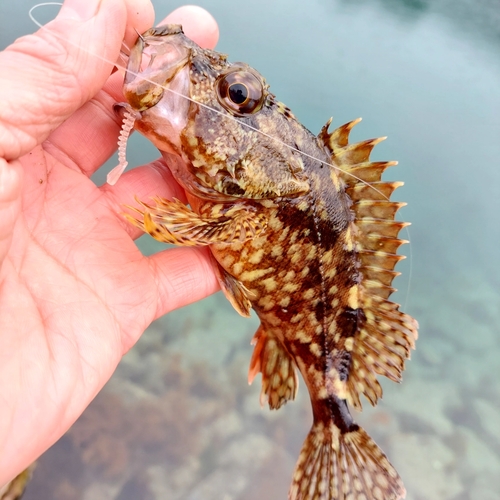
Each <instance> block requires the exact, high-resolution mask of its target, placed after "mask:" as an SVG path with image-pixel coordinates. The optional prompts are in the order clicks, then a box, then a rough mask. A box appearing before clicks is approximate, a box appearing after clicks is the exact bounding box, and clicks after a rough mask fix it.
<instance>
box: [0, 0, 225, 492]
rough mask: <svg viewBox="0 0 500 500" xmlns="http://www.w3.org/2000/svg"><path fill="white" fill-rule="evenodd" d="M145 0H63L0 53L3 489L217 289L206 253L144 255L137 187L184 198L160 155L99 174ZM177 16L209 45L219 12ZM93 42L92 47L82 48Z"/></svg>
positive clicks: (145, 23)
mask: <svg viewBox="0 0 500 500" xmlns="http://www.w3.org/2000/svg"><path fill="white" fill-rule="evenodd" d="M153 17H154V14H153V8H152V6H151V4H150V2H149V0H86V1H85V2H82V1H81V0H68V1H66V2H65V4H64V7H63V8H62V9H61V12H60V14H59V15H58V17H57V18H56V20H55V21H53V22H51V23H50V24H49V25H47V26H46V28H45V29H42V30H40V31H39V32H38V33H36V34H35V35H30V36H27V37H23V38H21V39H19V40H17V41H16V42H15V43H14V44H12V45H11V46H10V47H8V48H7V49H6V50H5V51H4V52H2V53H0V67H1V68H2V72H1V75H0V95H2V99H3V103H2V106H1V107H0V264H1V268H0V450H1V453H0V486H1V485H2V484H3V483H5V482H7V481H9V480H10V479H11V478H12V477H14V476H15V475H16V474H17V473H19V472H20V471H21V470H22V469H23V468H25V467H26V466H28V465H29V464H30V463H31V462H32V461H33V460H35V459H36V458H37V457H38V456H39V455H40V454H41V453H42V452H43V451H44V450H46V449H47V448H48V447H49V446H50V445H51V444H52V443H54V442H55V441H56V440H57V439H58V438H59V437H60V436H61V435H62V434H63V433H64V432H65V431H66V430H67V429H68V427H69V426H70V425H71V424H72V423H73V422H74V421H75V420H76V419H77V418H78V416H79V415H80V414H81V413H82V412H83V410H84V409H85V408H86V406H87V405H88V404H89V403H90V401H91V400H92V399H93V398H94V396H95V395H96V394H97V392H98V391H99V390H100V389H101V387H102V386H103V385H104V384H105V382H106V381H107V380H108V379H109V377H110V376H111V374H112V373H113V371H114V369H115V367H116V365H117V363H118V362H119V361H120V358H121V357H122V355H123V354H124V353H125V352H126V351H127V350H128V349H130V347H131V346H132V345H133V344H134V343H135V342H136V341H137V340H138V338H139V337H140V335H141V334H142V333H143V332H144V330H145V328H146V327H147V326H148V325H149V324H150V323H151V321H153V320H154V319H155V318H158V317H159V316H161V315H163V314H165V313H166V312H168V311H171V310H173V309H175V308H177V307H181V306H183V305H185V304H188V303H190V302H194V301H196V300H198V299H201V298H203V297H205V296H206V295H208V294H210V293H212V292H214V291H215V290H216V289H217V288H218V285H217V280H216V278H215V276H214V274H213V271H212V268H211V265H210V260H209V256H208V254H207V253H206V252H205V251H204V250H201V249H195V248H182V249H172V250H166V251H163V252H161V253H158V254H156V255H153V256H151V257H144V256H142V255H141V253H140V252H139V250H138V249H137V247H136V245H135V244H134V239H136V238H137V237H138V236H140V233H139V231H138V230H137V229H135V228H133V227H132V226H131V225H129V224H128V223H127V222H126V221H125V220H124V219H123V217H122V216H121V215H120V214H121V212H122V210H123V205H124V204H133V203H134V202H133V198H134V196H135V195H137V196H138V197H139V199H142V200H144V201H147V200H148V198H150V197H151V196H153V195H159V196H162V197H165V198H171V197H172V196H175V197H177V198H180V199H183V198H184V195H183V193H182V190H181V189H180V188H179V187H178V185H176V184H175V182H174V181H173V179H172V177H171V176H170V174H169V171H168V169H167V168H166V167H165V166H164V165H162V163H161V161H157V162H153V163H151V164H149V165H145V166H142V167H139V168H136V169H133V170H130V171H128V172H126V173H125V174H124V175H123V176H122V177H121V178H120V180H119V181H118V183H117V184H116V185H115V186H113V187H111V186H109V185H104V186H102V187H97V186H96V185H95V184H94V183H93V182H92V181H91V180H90V178H89V177H90V176H91V175H92V174H93V173H94V172H95V171H96V170H97V169H98V168H99V167H100V166H101V165H102V163H103V162H104V161H105V160H106V159H107V158H108V157H109V156H110V155H111V154H112V153H113V151H114V150H115V149H116V141H117V137H118V132H119V130H120V125H121V124H120V121H119V119H118V118H117V116H115V114H114V112H113V104H114V103H115V102H116V101H123V97H122V93H121V84H122V77H121V76H120V75H119V74H118V73H115V74H114V75H112V76H111V77H109V78H108V76H109V75H110V73H111V70H112V66H113V65H112V64H110V63H109V62H104V61H103V60H102V59H99V58H97V57H94V56H92V55H89V54H88V52H87V51H90V52H91V53H96V54H99V55H100V56H101V57H103V58H104V59H106V60H110V61H115V60H116V59H117V58H118V54H119V51H120V48H121V43H122V40H125V43H126V44H127V45H128V46H129V47H130V46H132V45H133V42H134V41H135V39H136V37H137V35H136V33H135V30H137V31H138V32H139V33H141V32H143V31H145V30H146V29H148V28H149V27H151V26H152V25H153ZM166 22H181V23H182V24H183V25H184V29H185V32H186V34H187V35H188V36H190V37H191V38H193V39H194V40H195V41H196V42H197V43H198V44H200V45H202V46H205V47H210V48H213V47H214V46H215V43H216V41H217V38H218V29H217V25H216V23H215V21H214V20H213V18H211V16H210V15H209V14H207V13H206V12H205V11H203V10H202V9H199V8H195V7H184V8H181V9H178V10H177V11H175V12H174V13H173V14H172V15H171V16H169V17H168V18H167V19H166ZM82 48H83V49H86V51H84V50H82Z"/></svg>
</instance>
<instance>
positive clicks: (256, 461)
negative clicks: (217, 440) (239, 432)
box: [185, 434, 273, 500]
mask: <svg viewBox="0 0 500 500" xmlns="http://www.w3.org/2000/svg"><path fill="white" fill-rule="evenodd" d="M272 451H273V443H272V441H270V440H269V439H268V438H266V437H265V436H263V435H260V434H249V435H246V436H243V437H241V438H240V439H237V440H234V441H233V442H232V443H231V444H230V445H229V446H227V447H226V448H225V449H224V451H223V455H222V456H221V457H220V459H219V463H218V465H217V468H216V469H215V470H213V471H212V472H211V473H209V474H208V475H207V476H206V477H205V478H204V479H203V480H202V481H201V482H200V483H199V484H198V485H196V486H195V487H194V488H193V489H192V490H191V491H190V492H189V494H187V495H186V497H185V498H186V500H220V499H221V498H223V499H225V498H227V500H231V499H235V498H238V495H241V494H242V493H243V492H244V491H246V489H247V488H248V487H249V482H250V478H251V477H252V475H253V474H254V473H255V471H256V470H257V469H258V468H259V466H260V465H261V464H262V463H263V461H265V460H266V459H267V458H268V457H269V455H270V454H271V453H272Z"/></svg>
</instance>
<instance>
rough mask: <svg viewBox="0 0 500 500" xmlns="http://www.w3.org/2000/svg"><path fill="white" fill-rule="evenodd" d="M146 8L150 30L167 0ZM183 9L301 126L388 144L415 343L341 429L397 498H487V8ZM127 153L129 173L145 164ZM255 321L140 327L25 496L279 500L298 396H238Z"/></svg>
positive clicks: (499, 391)
mask: <svg viewBox="0 0 500 500" xmlns="http://www.w3.org/2000/svg"><path fill="white" fill-rule="evenodd" d="M33 3H34V2H17V4H16V6H15V7H13V6H12V5H11V4H10V3H9V4H7V3H2V4H1V5H0V28H1V29H0V45H1V46H5V45H6V44H7V43H9V42H10V41H12V40H13V39H14V38H15V37H16V36H19V35H20V34H22V33H27V32H29V31H32V30H33V28H32V26H31V24H30V21H29V20H28V19H27V8H28V7H27V6H31V5H33ZM154 4H155V7H156V10H157V14H158V15H157V20H158V21H159V20H161V19H162V17H163V16H164V15H166V14H167V13H168V12H169V11H170V10H171V9H172V8H174V7H177V5H178V4H174V3H170V2H160V1H155V2H154ZM200 5H202V6H204V7H206V8H207V9H208V10H210V11H211V12H212V13H213V15H214V16H215V17H216V19H217V20H218V21H219V24H220V29H221V38H220V43H219V45H218V50H220V51H222V52H226V53H228V54H229V55H230V58H231V59H232V60H234V61H236V60H240V61H245V62H248V63H249V64H251V65H252V66H254V67H255V68H256V69H258V70H259V71H260V72H261V73H262V74H264V75H265V77H266V78H267V81H268V82H269V83H270V84H271V90H272V91H273V93H275V94H276V95H277V97H278V98H279V99H280V100H281V101H283V102H285V103H286V104H288V105H289V106H290V107H291V108H292V110H293V112H294V114H295V115H296V116H297V117H298V118H299V119H300V120H301V121H302V122H303V123H304V124H305V125H306V126H307V127H309V128H310V129H311V130H313V131H318V130H319V129H320V127H321V126H322V125H323V124H324V122H326V120H327V119H328V118H329V117H330V116H334V123H335V124H341V123H344V122H346V121H349V120H351V119H354V118H357V117H359V116H362V117H363V122H362V123H361V124H360V125H358V126H357V127H356V129H355V131H354V132H353V137H354V139H357V140H359V139H365V138H371V137H377V136H384V135H387V136H388V137H389V139H388V140H387V141H386V142H385V143H383V144H381V145H379V146H377V148H376V150H375V151H374V155H373V157H374V158H375V159H377V160H381V159H398V160H399V162H400V164H399V166H398V167H396V168H394V169H391V171H389V172H388V173H387V177H386V178H387V179H397V180H403V181H405V186H404V187H403V188H401V189H399V190H398V191H397V193H396V194H395V198H396V199H398V200H402V201H406V202H408V206H407V207H406V208H404V209H403V210H402V211H401V217H402V219H403V220H407V221H411V222H412V226H411V227H410V232H409V239H410V240H411V246H410V247H408V246H406V247H404V250H403V252H404V253H406V254H407V255H408V254H409V253H411V259H407V260H406V261H404V262H403V263H401V264H400V265H399V268H398V270H399V271H402V272H403V276H402V277H400V278H398V280H397V283H396V286H398V287H399V289H400V292H398V295H397V296H396V299H397V300H398V301H399V302H401V303H403V304H405V310H406V311H407V312H409V313H410V314H412V315H414V316H415V317H416V318H417V319H418V321H419V323H420V335H421V336H420V339H419V342H418V345H417V351H416V352H415V353H414V354H413V356H412V361H411V362H409V363H408V365H407V371H406V372H405V377H404V378H405V380H404V383H403V384H402V385H401V386H396V385H394V384H391V383H386V384H384V388H385V397H384V400H383V401H382V402H381V403H380V404H379V405H378V406H377V408H375V409H371V408H365V411H364V412H363V414H362V415H359V416H358V415H357V416H356V417H357V418H358V420H359V421H360V422H361V423H362V424H363V425H364V426H365V427H366V429H367V430H368V431H369V432H370V434H371V435H373V436H374V437H375V438H376V440H377V441H378V442H379V443H380V444H381V446H382V448H383V449H384V450H385V451H386V452H387V453H388V455H389V456H390V458H391V460H392V461H393V463H394V465H395V466H396V467H397V468H398V470H399V472H400V473H401V475H402V476H403V479H404V481H405V484H406V487H407V490H408V496H407V498H408V499H409V500H493V499H498V498H499V497H500V493H499V492H500V386H499V383H498V378H499V375H500V363H499V361H498V359H499V357H500V326H499V325H500V294H499V288H500V272H499V271H498V265H497V255H498V248H499V247H500V224H499V221H498V218H499V215H500V187H499V186H500V119H499V115H500V28H499V26H500V4H499V3H498V1H494V0H490V1H487V0H482V1H481V2H479V1H473V0H470V1H465V0H461V1H455V2H452V1H451V0H448V1H447V0H440V1H437V0H435V1H433V2H431V1H423V0H412V1H410V0H409V1H398V0H379V1H377V0H373V1H370V0H365V1H363V0H359V1H347V0H345V1H338V0H337V1H335V0H322V1H319V0H316V1H312V2H310V3H308V6H307V7H306V3H305V2H299V1H288V2H285V1H275V2H269V1H267V2H264V1H261V0H257V1H254V2H252V3H248V2H234V1H232V2H228V1H225V0H224V1H215V0H214V1H212V2H209V1H207V2H200ZM14 9H15V10H14ZM12 19H14V20H15V22H12ZM0 70H1V69H0ZM132 144H133V146H132V147H130V148H129V149H130V150H131V151H130V153H129V162H130V163H131V164H140V163H143V162H146V161H148V160H151V159H153V158H156V156H157V153H156V152H155V150H154V148H152V147H148V145H146V143H145V141H144V140H142V139H141V138H139V137H134V138H133V141H132ZM115 163H116V159H115V160H112V161H111V164H113V165H114V164H115ZM103 178H104V176H103V175H101V176H100V177H99V176H98V177H97V179H96V182H102V180H103ZM402 237H406V238H407V239H408V236H405V235H402ZM140 244H141V245H142V248H143V249H144V251H145V252H151V251H154V250H155V249H156V248H158V247H157V246H156V245H153V244H152V243H151V242H150V241H148V240H145V239H141V241H140ZM410 273H411V278H410ZM256 326H257V322H256V320H255V318H253V319H252V320H244V319H243V318H240V317H239V316H238V315H237V314H236V313H235V312H234V311H232V309H231V307H230V306H229V304H227V303H226V302H225V299H224V298H223V297H222V296H221V295H220V294H218V295H216V296H214V297H211V298H209V299H207V300H205V301H202V302H200V303H198V304H195V305H194V306H191V307H188V308H185V309H183V310H180V311H176V312H175V313H173V314H170V315H169V316H167V317H165V318H163V319H162V320H160V321H158V322H156V323H155V324H154V325H152V326H151V328H150V329H149V330H148V332H146V334H145V335H144V336H143V338H142V339H141V340H140V342H139V343H138V345H137V346H136V347H135V348H134V349H133V350H132V351H131V352H130V353H129V354H128V355H127V356H126V357H125V359H124V360H123V362H122V364H121V365H120V366H119V368H118V370H117V372H116V374H115V376H114V377H113V379H112V380H111V381H110V383H109V384H108V386H107V387H106V388H105V389H104V391H103V394H102V395H100V396H98V397H97V399H96V401H95V402H94V403H93V404H92V405H91V406H90V407H89V409H88V410H87V412H86V413H85V414H84V415H83V417H82V418H81V419H80V421H79V422H77V423H76V424H75V426H74V427H73V429H72V430H70V431H69V433H68V434H67V435H66V436H65V437H63V438H62V439H61V440H60V441H59V442H58V443H57V444H56V445H54V447H53V448H52V449H51V450H49V451H48V452H47V453H46V454H45V455H44V456H43V457H42V458H41V460H40V462H39V465H38V468H37V469H36V472H35V475H34V479H33V482H32V483H31V485H30V488H29V489H28V492H27V494H26V497H25V498H26V500H35V499H36V500H45V499H46V500H57V499H60V500H79V499H89V500H90V499H102V500H107V499H110V500H111V499H118V500H135V499H144V500H148V499H179V500H181V499H182V500H185V499H186V500H198V499H200V500H201V499H203V500H211V499H214V500H221V499H222V500H254V499H259V500H275V499H281V498H285V496H286V491H287V488H288V483H289V479H290V476H291V472H292V470H293V465H294V462H295V459H296V457H297V455H298V451H299V449H300V446H301V443H302V440H303V438H304V437H305V435H306V433H307V431H308V429H309V426H310V422H311V416H310V409H309V402H308V398H307V395H306V391H305V387H304V384H301V387H300V390H299V392H300V397H299V399H298V401H296V402H294V403H291V404H289V405H287V406H286V407H285V408H283V409H281V410H280V411H279V412H270V411H269V410H267V409H266V408H264V409H262V410H261V409H260V407H259V402H258V394H259V387H258V381H257V382H256V383H255V384H254V386H252V387H250V388H249V387H248V386H247V384H246V370H247V366H248V362H249V359H250V356H251V352H252V347H251V346H250V345H249V342H250V339H251V336H252V335H253V332H254V331H255V329H256Z"/></svg>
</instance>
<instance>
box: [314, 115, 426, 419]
mask: <svg viewBox="0 0 500 500" xmlns="http://www.w3.org/2000/svg"><path fill="white" fill-rule="evenodd" d="M360 121H361V118H358V119H357V120H353V121H351V122H349V123H346V124H345V125H342V126H341V127H338V128H337V129H335V130H334V131H333V132H329V131H328V128H329V126H330V124H331V119H330V120H329V121H328V123H327V124H326V125H325V126H324V127H323V128H322V130H321V132H320V133H319V135H318V138H319V140H320V141H322V142H323V143H324V145H325V146H326V147H327V148H328V150H329V151H330V152H331V158H332V163H333V165H334V166H336V167H337V169H335V172H336V175H337V176H338V177H339V178H340V179H341V180H342V181H343V182H344V184H345V189H346V193H347V194H348V195H349V196H350V198H351V200H352V202H353V204H352V207H351V208H352V210H353V212H354V215H355V219H354V222H353V223H352V225H351V228H350V231H349V232H348V233H349V236H347V237H349V238H351V239H352V241H350V242H348V243H350V244H352V246H353V248H354V249H355V251H356V252H357V254H358V258H359V262H360V267H359V270H360V273H361V275H362V280H361V282H360V284H359V286H358V288H357V290H358V303H359V305H360V307H361V308H362V309H363V312H364V315H365V316H366V321H364V322H363V323H362V324H361V325H360V327H359V331H358V332H357V333H356V335H355V336H354V345H353V348H352V362H351V368H350V371H349V377H348V380H347V393H348V400H349V403H350V404H352V405H353V406H354V407H355V408H357V409H361V402H360V399H359V395H360V394H364V395H365V396H366V397H367V398H368V400H369V401H370V402H371V403H372V404H373V405H375V404H376V402H377V400H378V398H379V397H381V395H382V388H381V386H380V384H379V382H378V380H377V378H376V375H377V374H378V375H385V376H386V377H388V378H390V379H391V380H394V381H397V382H399V381H400V380H401V372H402V371H403V369H404V361H405V360H406V359H407V358H409V357H410V349H412V348H414V347H415V340H416V339H417V336H418V333H417V328H418V324H417V322H416V321H415V320H414V319H413V318H412V317H411V316H409V315H407V314H404V313H403V312H401V311H399V305H398V304H395V303H393V302H391V301H389V300H388V298H389V296H390V295H391V294H392V292H394V291H395V289H394V288H393V287H392V280H393V279H394V278H395V277H396V276H397V275H398V274H399V273H397V272H396V271H394V267H395V266H396V264H397V263H398V262H399V261H400V260H401V259H403V258H404V257H403V256H402V255H398V254H397V251H398V248H399V246H400V245H402V244H403V243H407V241H406V240H403V239H399V238H398V233H399V231H400V230H401V229H402V228H403V227H405V226H407V225H408V223H405V222H399V221H396V220H394V217H395V215H396V212H397V211H398V210H399V209H400V208H401V207H402V206H404V205H405V203H399V202H392V201H390V199H389V198H390V196H391V195H392V193H393V192H394V190H395V189H397V188H398V187H400V186H402V185H403V183H402V182H382V180H381V178H382V174H383V172H384V170H385V169H387V168H388V167H391V166H394V165H397V162H394V161H388V162H371V161H370V154H371V151H372V149H373V148H374V147H375V145H376V144H378V143H379V142H381V141H382V140H384V139H385V137H383V138H379V139H370V140H367V141H362V142H358V143H354V144H350V143H349V134H350V132H351V130H352V128H353V127H354V126H355V125H356V124H358V123H359V122H360ZM332 168H334V167H332Z"/></svg>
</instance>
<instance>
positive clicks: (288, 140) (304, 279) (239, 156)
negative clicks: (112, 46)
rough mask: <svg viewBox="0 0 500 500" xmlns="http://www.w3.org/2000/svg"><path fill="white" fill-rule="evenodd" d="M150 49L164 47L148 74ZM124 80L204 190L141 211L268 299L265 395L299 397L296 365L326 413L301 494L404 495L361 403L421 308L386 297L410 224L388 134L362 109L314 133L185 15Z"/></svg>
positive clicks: (389, 371) (376, 386) (300, 464)
mask: <svg viewBox="0 0 500 500" xmlns="http://www.w3.org/2000/svg"><path fill="white" fill-rule="evenodd" d="M143 56H145V57H146V58H149V57H153V59H152V62H151V63H150V64H149V66H148V68H147V79H146V78H145V77H143V76H142V69H141V58H142V57H143ZM158 84H159V85H161V86H162V87H160V88H159V87H158ZM170 88H172V89H175V92H176V94H175V96H174V94H171V93H169V92H168V89H170ZM231 89H232V90H231ZM124 94H125V96H126V98H127V100H128V103H126V104H124V105H123V106H124V107H125V108H126V109H127V110H128V111H129V114H130V115H133V116H134V117H135V128H136V129H137V130H139V131H140V132H142V133H143V134H144V135H146V137H148V138H149V139H151V140H152V141H153V142H154V143H155V144H156V145H157V146H158V148H159V149H160V151H161V152H162V154H163V156H164V158H165V160H166V162H167V165H168V166H169V168H170V169H171V171H172V174H173V176H174V177H175V179H176V180H177V181H178V182H179V183H180V184H181V186H183V188H184V189H185V191H186V194H187V198H188V200H189V204H190V206H186V205H184V204H183V203H181V202H180V201H179V200H164V199H155V200H154V203H153V204H151V203H149V202H148V203H146V202H139V206H138V207H135V208H133V211H134V212H135V215H128V216H127V218H128V219H129V220H130V221H131V222H132V223H134V224H136V225H137V226H139V227H140V228H142V229H143V230H145V231H146V232H148V233H149V234H151V235H152V236H153V237H154V238H156V239H158V240H160V241H164V242H167V243H174V244H178V245H186V246H189V245H198V246H203V245H204V246H208V247H209V248H210V250H211V253H212V256H213V260H214V268H215V270H216V273H217V275H218V278H219V282H220V284H221V288H222V290H223V292H224V293H225V295H226V297H227V298H228V300H229V301H230V302H231V304H232V305H233V306H234V308H235V309H236V310H237V311H238V312H239V313H240V314H241V315H243V316H249V314H250V310H251V309H252V308H253V309H254V310H255V311H256V313H257V315H258V316H259V318H260V322H261V323H260V326H259V328H258V330H257V332H256V334H255V335H254V337H253V339H252V344H253V345H254V351H253V355H252V359H251V361H250V369H249V374H248V377H249V382H252V381H253V380H254V378H255V376H256V375H257V374H258V373H261V374H262V389H261V397H260V399H261V404H264V403H265V402H267V403H268V404H269V406H270V408H271V409H278V408H279V407H281V406H282V405H283V404H285V403H286V402H287V401H289V400H292V399H294V398H295V395H296V393H297V388H298V375H297V370H299V371H300V372H301V374H302V376H303V378H304V380H305V383H306V386H307V389H308V391H309V395H310V398H311V404H312V410H313V417H314V421H313V426H312V429H311V431H310V433H309V435H308V436H307V438H306V440H305V442H304V445H303V448H302V451H301V453H300V455H299V458H298V461H297V465H296V467H295V471H294V473H293V477H292V485H291V487H290V491H289V499H290V500H313V499H318V500H348V499H349V500H399V499H401V498H404V496H405V493H406V492H405V489H404V486H403V483H402V481H401V479H400V477H399V475H398V473H397V472H396V470H395V469H394V467H393V466H392V465H391V464H390V462H389V460H388V459H387V457H386V456H385V454H384V453H383V452H382V451H381V450H380V448H379V447H378V446H377V445H376V444H375V442H374V441H373V440H372V439H371V438H370V437H369V436H368V434H367V433H366V432H365V431H364V430H363V429H362V428H360V427H359V426H358V425H357V424H356V423H355V422H354V420H353V418H352V416H351V414H350V411H349V407H350V406H353V407H354V408H356V409H361V401H360V396H361V395H362V394H363V395H364V396H365V397H366V398H367V399H368V400H369V401H370V403H372V404H373V405H375V404H376V403H377V401H378V399H379V398H380V397H381V395H382V388H381V386H380V383H379V382H378V380H377V376H378V375H384V376H386V377H388V378H390V379H391V380H394V381H400V380H401V372H402V370H403V369H404V361H405V360H406V359H407V358H409V355H410V350H411V349H412V348H414V346H415V340H416V338H417V323H416V321H415V320H414V319H413V318H411V317H410V316H408V315H406V314H404V313H403V312H401V311H400V310H399V305H398V304H395V303H393V302H391V301H389V300H388V299H389V296H390V295H391V293H392V292H393V291H394V288H393V287H392V280H393V278H394V277H395V276H397V274H398V273H397V272H396V271H394V267H395V266H396V264H397V263H398V262H399V260H400V259H401V258H403V257H402V256H400V255H398V254H397V250H398V248H399V246H400V245H401V244H403V243H405V241H404V240H401V239H399V238H398V233H399V231H400V230H401V229H402V228H403V227H405V226H406V224H405V223H403V222H397V221H395V220H394V217H395V214H396V212H397V211H398V210H399V209H400V208H401V207H402V206H404V204H403V203H398V202H391V201H390V200H389V198H390V196H391V194H392V192H393V191H394V190H395V189H396V188H397V187H399V186H400V185H401V183H397V182H383V181H382V180H381V176H382V174H383V172H384V171H385V169H387V168H388V167H390V166H393V165H395V164H396V162H371V161H370V153H371V151H372V149H373V148H374V147H375V145H376V144H378V143H379V142H380V141H381V140H383V139H371V140H367V141H363V142H359V143H354V144H351V143H349V134H350V132H351V130H352V128H353V127H354V126H355V125H356V124H357V123H359V121H360V120H359V119H358V120H354V121H352V122H350V123H347V124H345V125H343V126H341V127H339V128H337V129H335V130H333V131H332V132H330V131H329V126H330V124H331V120H330V121H328V123H327V124H326V125H325V126H324V127H323V128H322V130H321V132H320V133H319V135H318V136H317V137H316V136H314V135H313V134H312V133H311V132H309V130H307V129H306V128H305V127H303V126H302V125H301V124H300V123H299V122H298V121H297V119H296V118H295V117H294V115H293V114H292V113H291V111H290V110H289V109H288V108H287V107H286V106H285V105H284V104H282V103H280V102H279V101H277V100H276V98H275V97H274V96H273V95H272V94H271V93H270V92H269V88H268V85H267V84H266V83H265V80H264V79H263V78H262V76H261V75H260V74H259V73H257V72H256V71H255V70H254V69H252V68H250V67H249V66H247V65H246V64H243V63H235V64H231V63H230V62H228V60H227V57H226V56H225V55H222V54H218V53H217V52H214V51H210V50H205V49H202V48H200V47H198V46H197V45H196V44H195V43H194V42H192V41H191V40H189V39H188V38H187V37H185V36H184V34H183V33H182V29H181V27H180V26H178V25H167V26H163V27H160V28H152V29H151V30H149V31H147V32H146V33H145V34H144V35H143V36H142V37H141V38H140V39H139V40H138V42H137V44H136V46H135V47H134V49H133V50H132V53H131V57H130V62H129V67H128V72H127V75H126V78H125V84H124ZM179 96H184V97H186V98H187V99H186V100H185V102H182V103H181V104H179V103H180V101H176V102H177V103H178V104H179V106H175V105H174V103H173V102H172V100H173V99H179ZM166 110H168V112H166ZM235 118H237V119H235Z"/></svg>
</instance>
